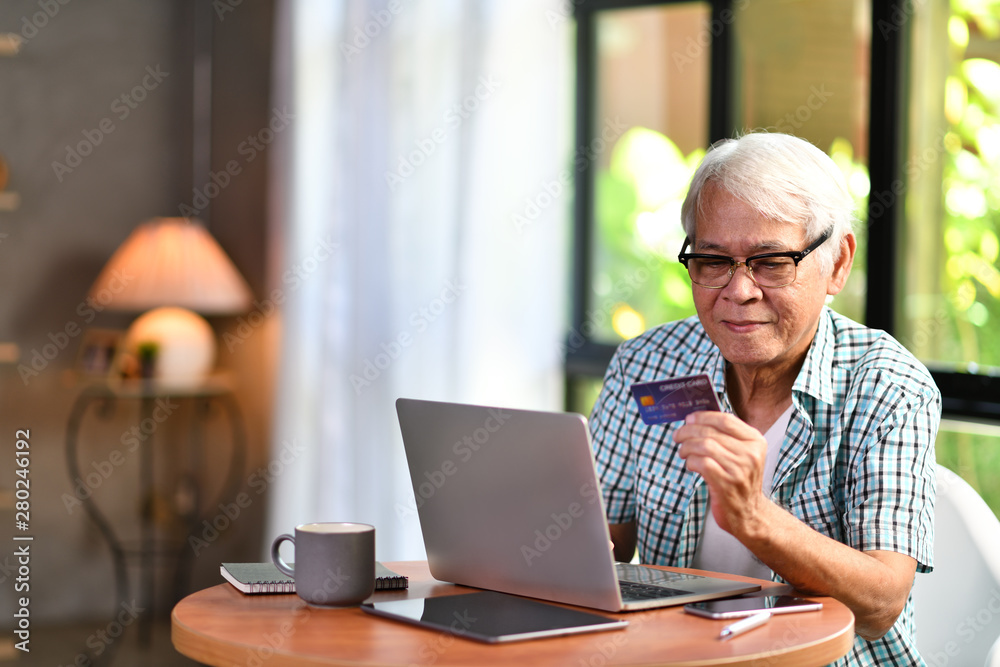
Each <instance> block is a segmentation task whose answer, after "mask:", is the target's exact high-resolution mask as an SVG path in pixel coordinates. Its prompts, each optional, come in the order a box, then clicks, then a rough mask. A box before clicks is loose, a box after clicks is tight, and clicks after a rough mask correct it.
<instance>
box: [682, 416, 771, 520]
mask: <svg viewBox="0 0 1000 667" xmlns="http://www.w3.org/2000/svg"><path fill="white" fill-rule="evenodd" d="M674 440H675V441H676V442H677V443H678V444H680V451H679V454H680V457H681V458H682V459H684V460H685V463H686V467H687V469H688V470H691V471H693V472H696V473H698V474H699V475H701V476H702V477H703V478H704V479H705V483H706V484H708V489H709V496H710V498H711V501H712V515H713V516H714V517H715V522H716V523H717V524H719V527H720V528H722V529H723V530H725V531H726V532H728V533H731V534H733V535H737V534H738V533H740V532H743V530H744V529H748V528H750V527H751V526H752V525H753V522H754V521H755V520H756V519H757V517H759V516H760V510H761V509H762V507H763V504H765V503H769V502H770V501H769V500H767V498H765V496H764V494H763V492H762V483H763V479H764V461H765V459H766V457H767V441H766V440H764V436H763V435H761V433H760V431H758V430H757V429H755V428H754V427H752V426H750V425H749V424H747V423H745V422H744V421H742V420H741V419H740V418H739V417H737V416H736V415H732V414H727V413H724V412H715V411H710V410H704V411H701V412H692V413H691V414H689V415H688V416H687V418H686V419H685V420H684V425H683V426H681V427H680V428H679V429H677V430H676V431H674Z"/></svg>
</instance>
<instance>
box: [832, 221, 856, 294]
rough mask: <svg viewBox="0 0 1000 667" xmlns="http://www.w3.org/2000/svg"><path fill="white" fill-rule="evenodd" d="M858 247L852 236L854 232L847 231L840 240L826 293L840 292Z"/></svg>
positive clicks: (849, 272)
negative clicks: (838, 250)
mask: <svg viewBox="0 0 1000 667" xmlns="http://www.w3.org/2000/svg"><path fill="white" fill-rule="evenodd" d="M857 249H858V240H857V239H856V238H855V237H854V232H848V234H847V235H846V236H844V238H843V239H842V240H841V241H840V257H838V258H837V260H836V261H835V262H834V263H833V275H831V276H830V282H829V283H828V284H827V288H826V293H827V294H830V295H833V294H840V290H842V289H844V285H845V284H846V283H847V276H849V275H850V274H851V267H852V266H853V265H854V251H855V250H857Z"/></svg>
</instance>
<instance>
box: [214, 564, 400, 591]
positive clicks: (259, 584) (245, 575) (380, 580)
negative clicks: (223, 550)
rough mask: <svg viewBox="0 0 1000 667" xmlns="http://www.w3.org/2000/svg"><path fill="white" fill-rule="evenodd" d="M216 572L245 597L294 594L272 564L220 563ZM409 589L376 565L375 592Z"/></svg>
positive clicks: (291, 582)
mask: <svg viewBox="0 0 1000 667" xmlns="http://www.w3.org/2000/svg"><path fill="white" fill-rule="evenodd" d="M219 572H221V573H222V576H223V577H225V579H226V581H228V582H229V583H231V584H232V585H233V586H235V587H236V588H237V589H238V590H239V591H241V592H243V593H246V594H247V595H256V594H259V593H294V592H295V580H294V579H292V578H291V577H289V576H288V575H286V574H283V573H282V572H280V571H279V570H278V568H276V567H275V566H274V564H273V563H222V564H221V565H220V566H219ZM409 586H410V580H409V578H408V577H406V576H405V575H402V574H397V573H395V572H393V571H392V570H390V569H389V568H387V567H386V566H385V565H382V563H379V562H376V563H375V590H376V591H393V590H399V589H402V588H409Z"/></svg>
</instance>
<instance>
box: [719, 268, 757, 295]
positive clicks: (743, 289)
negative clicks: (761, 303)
mask: <svg viewBox="0 0 1000 667" xmlns="http://www.w3.org/2000/svg"><path fill="white" fill-rule="evenodd" d="M722 291H723V293H724V294H725V295H726V296H727V297H728V298H730V299H732V300H734V301H749V300H751V299H754V298H759V297H760V295H761V289H760V286H759V285H758V284H757V283H756V282H755V281H754V279H753V274H751V273H750V268H749V267H748V266H747V265H746V264H744V263H742V262H740V263H739V264H737V265H736V266H735V267H734V268H733V277H732V278H730V279H729V284H728V285H726V286H725V287H724V288H723V289H722Z"/></svg>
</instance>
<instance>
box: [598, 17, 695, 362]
mask: <svg viewBox="0 0 1000 667" xmlns="http://www.w3.org/2000/svg"><path fill="white" fill-rule="evenodd" d="M594 29H595V36H596V47H597V53H596V82H595V84H596V85H595V91H596V92H595V105H596V108H595V114H594V118H595V121H594V122H595V125H597V127H595V128H593V129H594V136H599V135H600V136H608V135H609V134H610V135H612V136H613V138H612V140H611V141H610V142H609V144H608V147H607V149H606V150H605V151H603V152H602V153H601V154H600V155H599V156H598V157H597V159H596V161H595V164H594V202H593V204H594V205H593V235H594V237H593V240H594V242H593V243H592V247H593V256H592V258H591V266H592V275H591V279H590V285H589V293H588V308H587V312H586V313H585V323H586V324H588V325H589V326H588V327H587V328H588V329H590V330H592V331H593V332H594V333H593V338H594V339H595V340H598V341H603V342H612V343H616V342H618V341H621V340H623V339H626V338H631V337H632V336H635V335H637V334H639V333H642V331H644V330H645V329H647V328H649V327H650V326H654V325H656V324H659V323H661V322H665V321H669V320H673V319H678V318H681V317H686V316H687V315H690V314H693V313H694V305H693V302H692V300H691V287H690V283H689V282H688V278H687V272H686V270H685V269H684V267H683V266H681V265H680V264H679V263H678V262H677V261H676V258H677V253H678V252H680V248H681V245H682V243H683V241H684V232H683V231H682V230H681V226H680V206H681V202H682V201H683V199H684V194H685V192H686V191H687V185H688V182H689V181H690V179H691V173H692V171H693V169H694V167H695V166H697V164H698V162H699V161H700V160H701V156H702V155H704V147H705V144H706V143H707V141H708V117H709V113H708V83H709V61H710V51H711V38H712V34H711V30H712V24H711V15H710V10H709V5H708V3H704V2H692V3H681V4H671V5H667V6H656V7H642V8H635V9H617V10H606V11H601V12H598V13H597V14H596V15H595V21H594ZM610 128H614V131H613V132H611V133H607V132H604V130H607V129H610Z"/></svg>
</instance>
